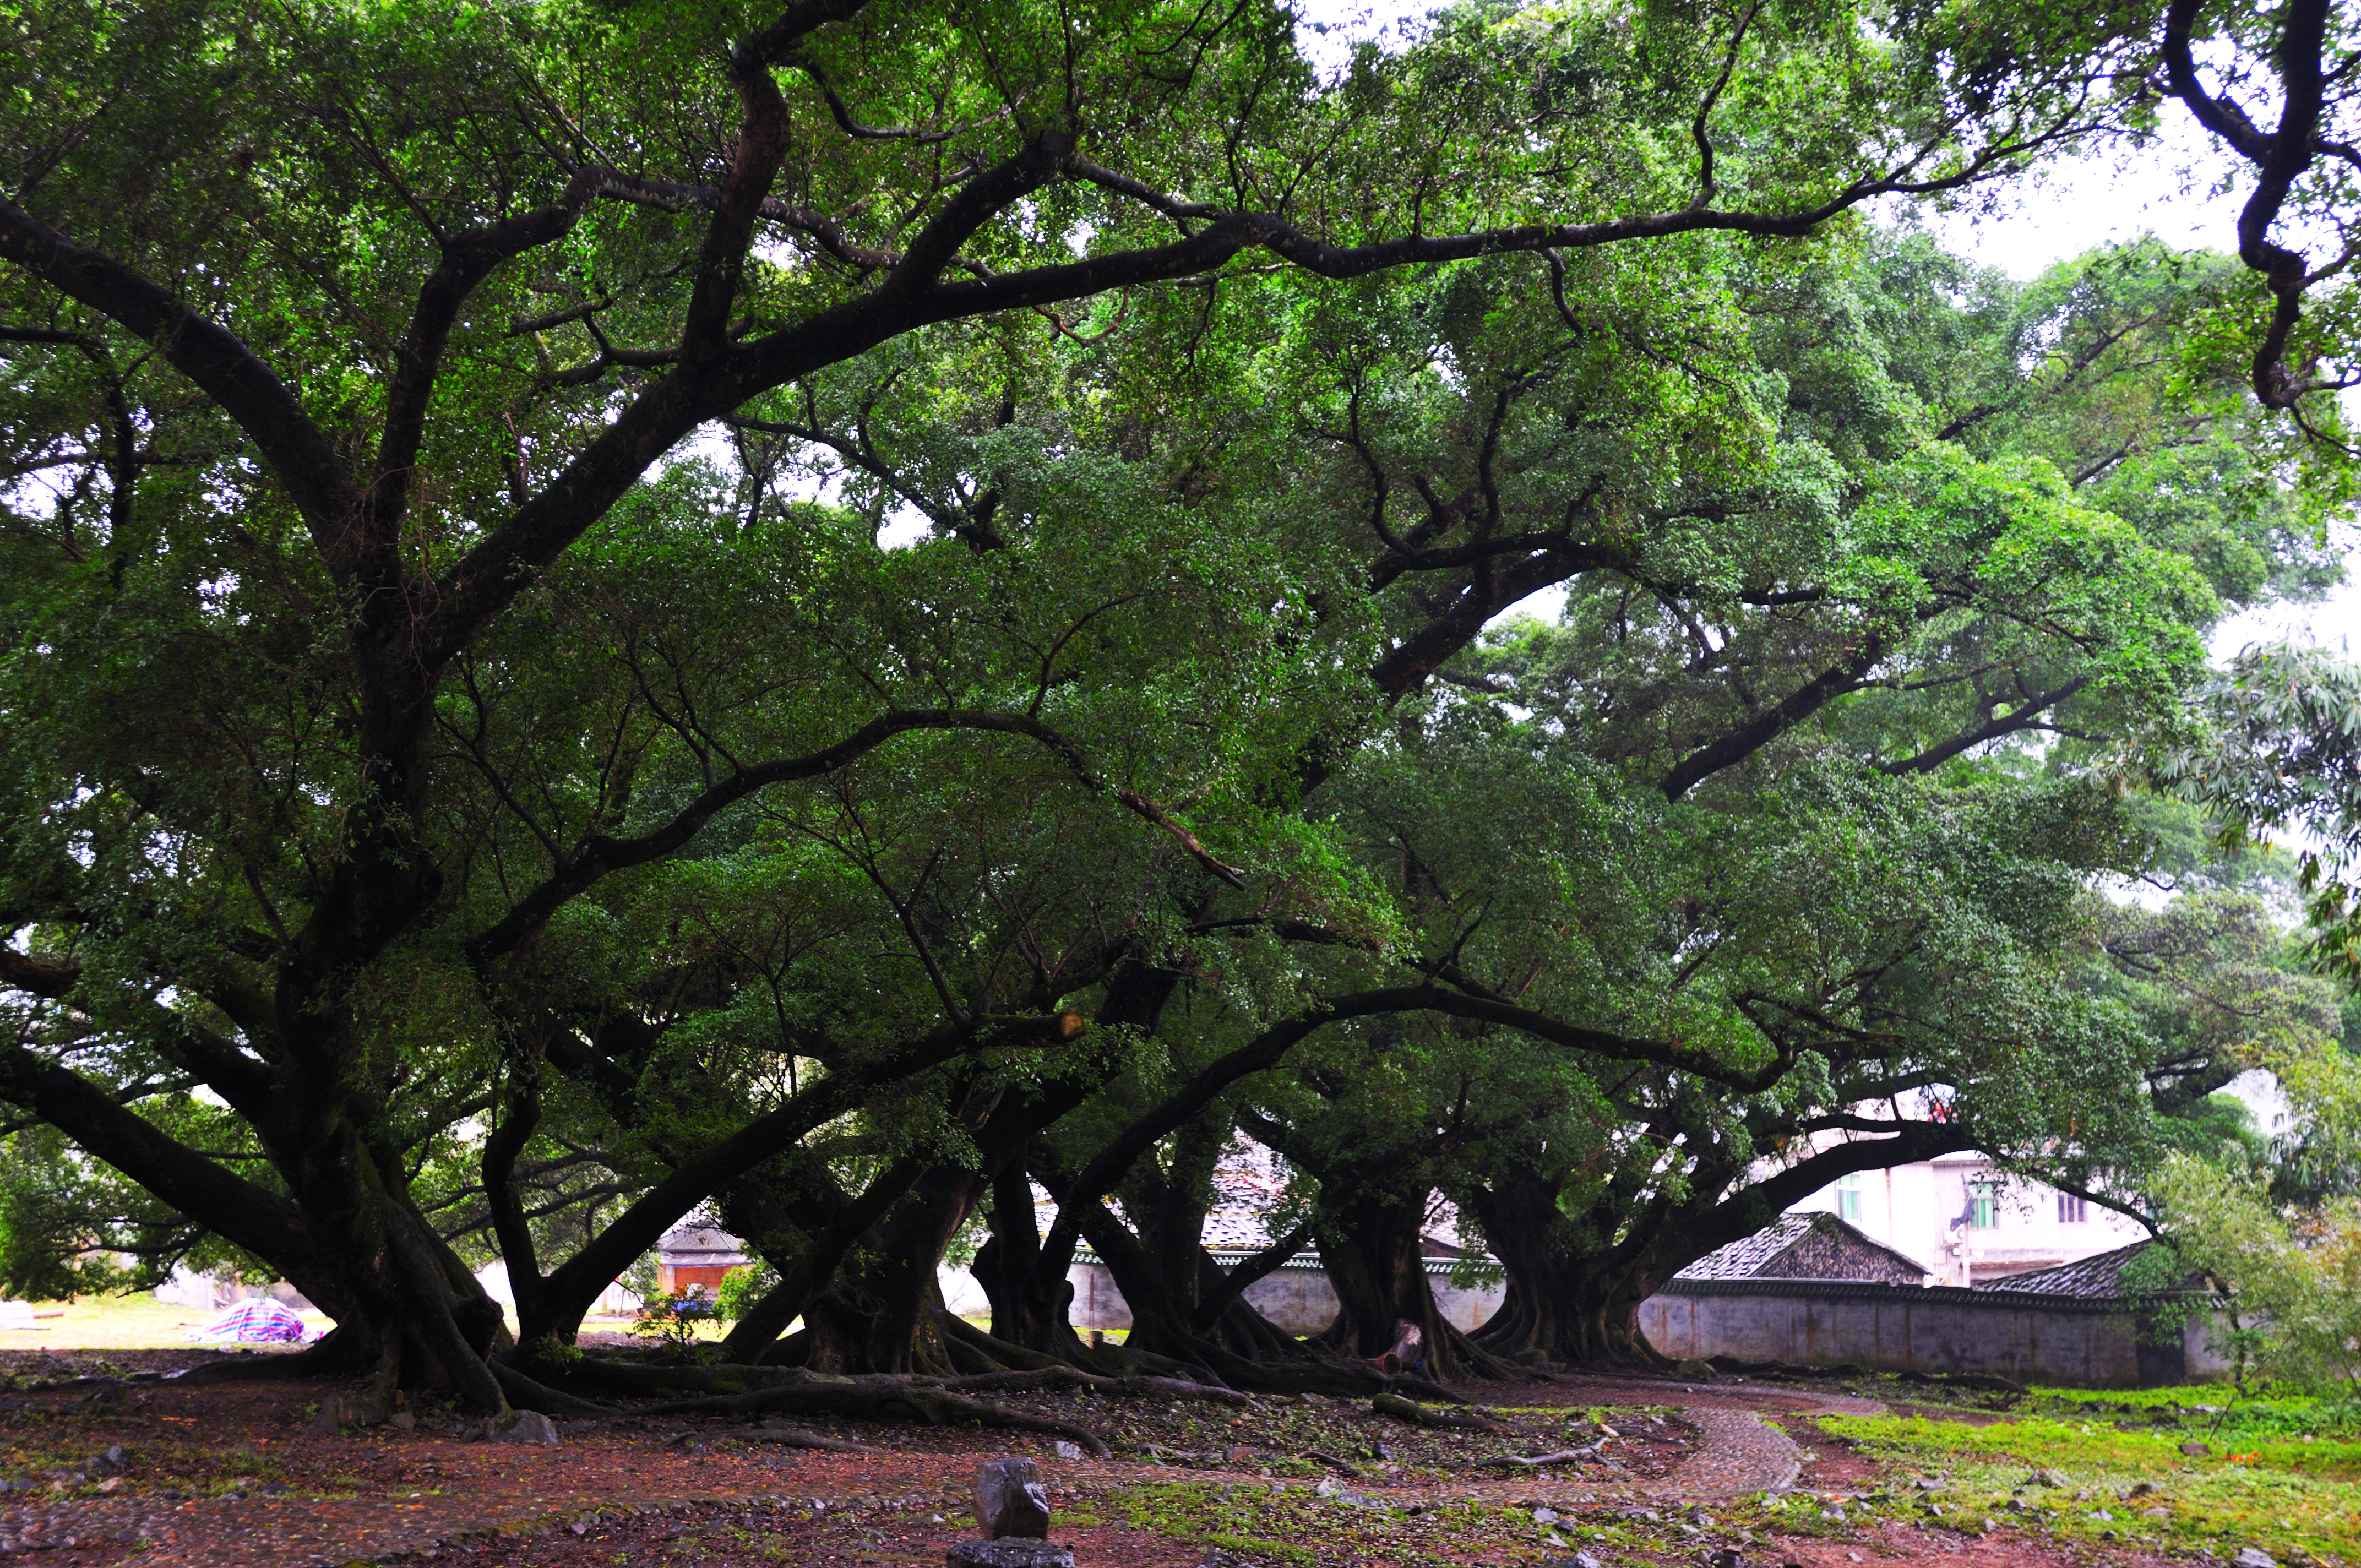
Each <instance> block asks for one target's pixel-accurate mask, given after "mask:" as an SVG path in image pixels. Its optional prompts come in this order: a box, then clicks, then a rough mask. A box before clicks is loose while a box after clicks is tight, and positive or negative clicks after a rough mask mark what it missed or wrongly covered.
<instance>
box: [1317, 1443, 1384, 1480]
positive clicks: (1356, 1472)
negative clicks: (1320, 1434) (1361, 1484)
mask: <svg viewBox="0 0 2361 1568" xmlns="http://www.w3.org/2000/svg"><path fill="white" fill-rule="evenodd" d="M1301 1457H1302V1458H1305V1459H1309V1460H1311V1461H1312V1462H1313V1463H1314V1464H1325V1465H1326V1466H1328V1468H1329V1469H1331V1470H1335V1471H1340V1472H1342V1473H1343V1474H1345V1475H1350V1476H1351V1477H1352V1478H1353V1479H1354V1480H1356V1481H1360V1480H1366V1479H1367V1474H1368V1473H1367V1471H1365V1470H1363V1469H1362V1468H1361V1467H1360V1466H1359V1465H1357V1464H1354V1463H1353V1462H1352V1461H1351V1460H1349V1459H1339V1458H1337V1457H1336V1456H1335V1455H1334V1454H1333V1453H1328V1452H1326V1451H1325V1450H1323V1449H1317V1448H1307V1449H1305V1450H1304V1451H1303V1453H1302V1454H1301Z"/></svg>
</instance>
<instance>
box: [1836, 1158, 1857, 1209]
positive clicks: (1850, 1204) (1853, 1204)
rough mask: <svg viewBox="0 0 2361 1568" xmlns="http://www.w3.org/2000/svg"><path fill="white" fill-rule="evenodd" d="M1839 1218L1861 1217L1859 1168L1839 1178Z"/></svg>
mask: <svg viewBox="0 0 2361 1568" xmlns="http://www.w3.org/2000/svg"><path fill="white" fill-rule="evenodd" d="M1837 1218H1838V1219H1839V1220H1858V1219H1860V1218H1861V1172H1859V1171H1857V1170H1856V1171H1854V1172H1852V1173H1851V1174H1850V1175H1848V1176H1839V1177H1838V1178H1837Z"/></svg>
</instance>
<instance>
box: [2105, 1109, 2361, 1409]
mask: <svg viewBox="0 0 2361 1568" xmlns="http://www.w3.org/2000/svg"><path fill="white" fill-rule="evenodd" d="M2149 1188H2150V1191H2151V1194H2152V1196H2153V1198H2154V1200H2155V1201H2156V1202H2157V1204H2158V1207H2159V1209H2160V1211H2161V1220H2160V1223H2161V1230H2162V1234H2163V1235H2164V1237H2165V1239H2166V1240H2167V1241H2169V1243H2170V1244H2171V1246H2172V1250H2173V1252H2174V1253H2175V1254H2177V1255H2179V1257H2180V1262H2181V1264H2182V1265H2183V1266H2187V1267H2190V1268H2193V1269H2196V1270H2198V1271H2200V1272H2201V1273H2202V1274H2203V1275H2204V1277H2206V1278H2207V1279H2208V1280H2209V1281H2211V1282H2213V1284H2214V1285H2216V1286H2217V1287H2218V1288H2220V1289H2221V1290H2222V1291H2223V1292H2224V1294H2225V1295H2226V1296H2227V1297H2228V1298H2229V1301H2230V1307H2231V1310H2232V1312H2233V1313H2234V1314H2235V1322H2234V1324H2233V1327H2234V1328H2235V1329H2236V1330H2237V1331H2238V1345H2237V1348H2238V1350H2239V1351H2240V1352H2241V1353H2242V1355H2241V1359H2242V1360H2243V1359H2244V1357H2245V1355H2246V1354H2251V1355H2252V1357H2253V1359H2254V1362H2255V1364H2256V1365H2257V1367H2258V1368H2259V1369H2260V1370H2261V1371H2262V1373H2263V1374H2264V1375H2265V1376H2272V1377H2279V1378H2284V1379H2290V1380H2300V1381H2310V1382H2318V1383H2328V1384H2338V1385H2349V1384H2351V1383H2352V1382H2353V1380H2354V1378H2355V1377H2356V1374H2361V1200H2356V1199H2354V1198H2350V1197H2347V1198H2341V1199H2333V1200H2330V1201H2327V1202H2325V1203H2323V1204H2321V1205H2318V1206H2317V1207H2314V1208H2312V1209H2310V1210H2307V1211H2291V1210H2283V1209H2281V1208H2280V1207H2279V1206H2278V1205H2275V1204H2273V1203H2272V1201H2270V1197H2269V1186H2268V1176H2267V1175H2265V1174H2260V1173H2258V1174H2255V1175H2248V1174H2246V1173H2243V1172H2240V1171H2238V1170H2235V1169H2229V1168H2224V1167H2222V1166H2219V1165H2215V1164H2212V1163H2209V1162H2208V1161H2206V1160H2202V1159H2198V1158H2194V1157H2191V1156H2189V1155H2185V1154H2180V1153H2178V1152H2176V1153H2174V1154H2172V1155H2169V1156H2168V1157H2166V1159H2165V1161H2164V1163H2163V1165H2162V1167H2161V1168H2159V1169H2158V1171H2157V1172H2156V1174H2155V1175H2154V1176H2152V1177H2151V1178H2150V1179H2149Z"/></svg>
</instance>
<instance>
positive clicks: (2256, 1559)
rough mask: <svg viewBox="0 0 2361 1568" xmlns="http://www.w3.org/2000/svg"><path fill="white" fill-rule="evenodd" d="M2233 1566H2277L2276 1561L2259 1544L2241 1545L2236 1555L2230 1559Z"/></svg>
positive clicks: (2259, 1567)
mask: <svg viewBox="0 0 2361 1568" xmlns="http://www.w3.org/2000/svg"><path fill="white" fill-rule="evenodd" d="M2230 1562H2231V1563H2232V1564H2233V1565H2234V1568H2279V1563H2278V1562H2277V1561H2276V1560H2275V1559H2274V1558H2273V1557H2272V1556H2271V1554H2270V1553H2269V1552H2265V1551H2264V1550H2263V1549H2262V1548H2261V1547H2259V1546H2242V1547H2240V1548H2239V1549H2238V1555H2237V1556H2235V1557H2233V1558H2232V1559H2230Z"/></svg>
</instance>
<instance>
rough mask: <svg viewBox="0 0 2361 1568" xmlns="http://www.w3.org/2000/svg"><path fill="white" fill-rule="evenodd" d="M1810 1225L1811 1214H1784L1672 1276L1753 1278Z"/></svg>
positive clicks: (1683, 1277)
mask: <svg viewBox="0 0 2361 1568" xmlns="http://www.w3.org/2000/svg"><path fill="white" fill-rule="evenodd" d="M1811 1228H1812V1217H1811V1216H1810V1215H1809V1214H1782V1215H1780V1216H1779V1217H1778V1218H1777V1219H1775V1220H1773V1221H1772V1222H1771V1223H1769V1224H1767V1225H1765V1226H1763V1228H1762V1229H1761V1230H1759V1231H1757V1232H1755V1233H1754V1234H1752V1235H1751V1236H1747V1237H1745V1238H1744V1239H1742V1240H1740V1241H1734V1242H1731V1243H1730V1245H1727V1246H1722V1247H1716V1248H1715V1249H1714V1250H1713V1251H1711V1252H1709V1253H1708V1254H1706V1255H1704V1256H1703V1257H1701V1258H1698V1259H1697V1261H1696V1262H1695V1263H1692V1264H1690V1265H1689V1266H1687V1267H1686V1268H1684V1269H1682V1270H1681V1271H1680V1272H1679V1273H1678V1274H1675V1275H1674V1276H1673V1277H1674V1278H1675V1279H1752V1277H1754V1276H1755V1275H1757V1274H1759V1273H1761V1272H1762V1271H1763V1265H1764V1264H1766V1263H1768V1262H1770V1261H1771V1260H1772V1259H1773V1258H1774V1257H1776V1256H1778V1255H1780V1254H1781V1253H1783V1252H1785V1251H1786V1250H1787V1249H1788V1248H1789V1247H1791V1246H1794V1245H1795V1243H1796V1242H1797V1241H1799V1240H1800V1239H1802V1237H1803V1234H1804V1233H1805V1232H1806V1231H1808V1230H1810V1229H1811Z"/></svg>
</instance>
